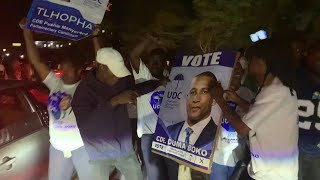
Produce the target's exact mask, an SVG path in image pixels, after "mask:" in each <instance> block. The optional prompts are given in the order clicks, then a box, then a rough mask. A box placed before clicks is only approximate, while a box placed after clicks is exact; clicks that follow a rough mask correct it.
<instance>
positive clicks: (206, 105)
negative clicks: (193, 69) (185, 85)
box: [187, 76, 215, 125]
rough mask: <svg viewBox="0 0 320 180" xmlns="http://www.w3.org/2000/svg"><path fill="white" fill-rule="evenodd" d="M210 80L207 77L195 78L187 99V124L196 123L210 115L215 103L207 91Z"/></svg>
mask: <svg viewBox="0 0 320 180" xmlns="http://www.w3.org/2000/svg"><path fill="white" fill-rule="evenodd" d="M209 82H210V78H209V77H207V76H200V77H196V78H195V79H194V80H193V82H192V84H191V89H190V92H189V95H188V98H187V115H188V122H189V123H191V124H192V125H193V124H196V123H198V122H199V121H201V120H203V119H204V118H206V117H208V116H209V115H210V113H211V108H212V106H213V105H214V104H215V101H214V99H213V97H212V95H211V93H210V89H209Z"/></svg>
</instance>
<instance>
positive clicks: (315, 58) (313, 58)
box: [306, 50, 320, 76]
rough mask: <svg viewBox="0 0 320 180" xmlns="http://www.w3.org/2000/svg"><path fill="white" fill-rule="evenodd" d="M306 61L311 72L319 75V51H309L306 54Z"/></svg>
mask: <svg viewBox="0 0 320 180" xmlns="http://www.w3.org/2000/svg"><path fill="white" fill-rule="evenodd" d="M306 62H307V66H308V68H309V69H310V70H311V72H313V73H314V74H316V75H318V76H320V51H319V50H315V51H313V52H311V53H309V54H308V56H307V59H306Z"/></svg>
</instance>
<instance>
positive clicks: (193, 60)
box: [152, 51, 236, 174]
mask: <svg viewBox="0 0 320 180" xmlns="http://www.w3.org/2000/svg"><path fill="white" fill-rule="evenodd" d="M235 59H236V52H234V51H221V52H212V53H207V54H200V55H183V56H177V57H176V64H175V65H174V67H173V68H172V71H171V73H170V77H169V78H170V81H171V82H169V83H168V84H167V86H166V90H165V93H164V96H163V100H162V103H161V108H160V113H159V118H158V123H157V128H156V132H155V135H154V139H153V142H152V152H154V153H157V154H160V155H162V156H165V157H167V158H170V159H173V160H174V161H176V162H178V163H179V164H183V165H185V166H188V167H190V168H192V169H195V170H198V171H201V172H204V173H207V174H209V173H210V172H211V166H212V159H213V152H214V139H215V135H216V132H217V130H218V126H217V125H216V124H219V122H221V120H220V119H221V117H222V116H221V109H220V108H219V106H218V104H217V103H216V102H215V100H214V99H213V97H212V96H211V94H210V90H211V88H212V87H213V86H214V85H215V84H216V83H218V82H220V83H221V84H222V87H223V88H224V89H226V88H227V87H228V85H229V81H230V77H231V75H232V70H233V66H234V63H235Z"/></svg>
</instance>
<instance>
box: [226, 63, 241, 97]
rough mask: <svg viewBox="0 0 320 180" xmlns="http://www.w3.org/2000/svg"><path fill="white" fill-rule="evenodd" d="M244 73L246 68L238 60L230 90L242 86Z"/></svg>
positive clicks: (235, 89)
mask: <svg viewBox="0 0 320 180" xmlns="http://www.w3.org/2000/svg"><path fill="white" fill-rule="evenodd" d="M244 75H245V69H243V68H242V65H241V63H240V62H239V61H237V62H236V64H235V66H234V69H233V72H232V76H231V80H230V86H229V90H232V91H237V90H238V89H239V88H240V86H241V82H242V78H243V76H244Z"/></svg>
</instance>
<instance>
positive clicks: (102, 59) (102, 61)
mask: <svg viewBox="0 0 320 180" xmlns="http://www.w3.org/2000/svg"><path fill="white" fill-rule="evenodd" d="M96 60H97V66H96V77H97V78H98V79H99V80H100V81H101V82H103V83H105V84H108V85H110V83H111V84H112V82H110V81H113V80H117V79H119V78H123V77H126V76H129V75H130V74H131V73H130V71H129V70H128V69H127V67H126V66H125V63H124V60H123V58H122V56H121V54H120V53H119V52H118V51H117V50H115V49H113V48H101V49H99V50H98V52H97V57H96Z"/></svg>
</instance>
